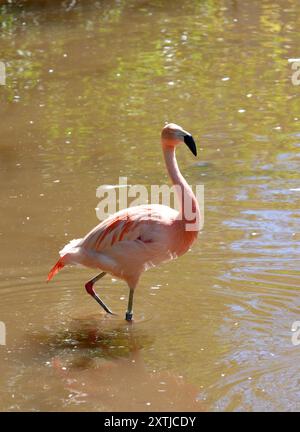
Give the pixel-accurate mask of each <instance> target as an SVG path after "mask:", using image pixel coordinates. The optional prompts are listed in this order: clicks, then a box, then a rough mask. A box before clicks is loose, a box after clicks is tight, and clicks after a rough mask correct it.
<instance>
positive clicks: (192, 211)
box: [163, 145, 200, 231]
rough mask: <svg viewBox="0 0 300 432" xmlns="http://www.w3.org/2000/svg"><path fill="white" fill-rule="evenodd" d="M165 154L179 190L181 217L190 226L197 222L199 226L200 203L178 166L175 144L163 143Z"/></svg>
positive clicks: (173, 180) (173, 179)
mask: <svg viewBox="0 0 300 432" xmlns="http://www.w3.org/2000/svg"><path fill="white" fill-rule="evenodd" d="M163 154H164V159H165V163H166V167H167V170H168V174H169V176H170V179H171V181H172V183H173V185H174V186H175V189H176V192H177V197H178V201H179V218H180V219H181V220H182V221H184V222H185V223H186V224H188V225H190V226H191V225H192V224H195V223H196V224H197V225H198V226H199V219H200V209H199V205H198V202H197V199H196V197H195V195H194V193H193V191H192V189H191V187H190V186H189V184H188V183H187V181H186V180H185V178H184V177H183V175H182V174H181V172H180V170H179V168H178V164H177V160H176V156H175V148H174V147H173V146H164V145H163ZM187 230H189V229H187ZM190 230H194V229H190ZM196 231H198V229H196Z"/></svg>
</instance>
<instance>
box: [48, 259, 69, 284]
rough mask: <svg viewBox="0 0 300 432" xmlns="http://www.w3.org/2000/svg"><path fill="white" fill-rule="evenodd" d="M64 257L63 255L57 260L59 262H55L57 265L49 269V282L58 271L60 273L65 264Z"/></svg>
mask: <svg viewBox="0 0 300 432" xmlns="http://www.w3.org/2000/svg"><path fill="white" fill-rule="evenodd" d="M63 258H64V257H61V258H60V259H59V260H58V261H57V263H56V264H55V266H54V267H52V269H51V270H50V271H49V274H48V278H47V282H49V281H50V280H51V279H52V278H53V276H55V275H56V273H58V272H59V271H60V270H61V269H62V268H63V267H64V266H65V263H64V260H63Z"/></svg>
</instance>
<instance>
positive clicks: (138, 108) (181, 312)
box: [0, 0, 300, 411]
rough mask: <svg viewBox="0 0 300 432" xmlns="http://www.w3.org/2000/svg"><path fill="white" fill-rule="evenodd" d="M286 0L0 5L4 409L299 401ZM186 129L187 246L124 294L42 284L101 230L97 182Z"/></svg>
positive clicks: (145, 168) (147, 168) (297, 150)
mask: <svg viewBox="0 0 300 432" xmlns="http://www.w3.org/2000/svg"><path fill="white" fill-rule="evenodd" d="M299 28H300V6H299V3H298V2H296V1H291V0H290V1H288V0H285V1H280V0H275V1H253V2H244V1H229V0H228V1H226V0H223V1H216V0H215V1H213V0H207V1H203V2H197V1H193V2H191V1H178V2H172V7H170V2H167V1H165V2H164V1H160V2H158V1H155V2H154V1H134V0H130V1H127V0H126V1H125V0H124V1H123V0H120V1H106V2H102V1H98V2H96V1H85V2H83V1H82V2H79V1H77V2H71V1H70V2H67V1H66V2H60V1H52V2H50V1H48V2H46V1H45V2H42V1H31V2H24V3H19V5H17V6H13V5H3V2H2V6H0V31H1V33H0V60H2V61H4V62H5V63H6V71H7V80H6V86H1V87H0V128H1V138H0V180H1V182H0V206H1V220H0V242H1V249H0V250H1V252H0V262H1V266H0V267H1V268H0V293H1V302H0V304H1V306H0V320H1V321H2V322H3V323H5V325H6V330H7V335H6V345H5V346H0V380H1V388H0V391H1V403H0V409H1V410H50V411H51V410H99V411H103V410H141V411H145V410H191V411H192V410H217V411H218V410H242V411H244V410H300V392H299V382H300V381H299V380H300V374H299V353H300V346H299V347H298V346H294V345H293V344H292V341H291V335H292V333H291V326H292V323H293V322H294V321H296V320H300V297H299V285H300V272H299V252H300V247H299V239H300V232H299V222H300V208H299V197H300V126H299V125H300V110H299V109H300V87H297V86H293V85H292V83H291V73H292V71H291V65H290V64H289V63H288V59H289V58H294V57H297V56H299V42H300V40H299ZM165 121H174V122H177V123H179V124H181V125H182V126H183V127H184V128H185V129H187V130H190V131H191V132H192V133H193V134H194V136H195V138H196V140H197V143H198V149H199V156H198V159H197V160H195V159H194V158H193V156H192V155H191V154H190V153H189V152H188V151H187V150H186V149H185V148H181V149H180V151H179V152H178V160H179V164H180V167H181V169H182V172H183V173H184V175H185V177H186V178H187V180H188V181H189V182H190V183H191V184H193V185H196V184H204V186H205V224H204V227H203V230H202V232H201V234H200V236H199V240H198V242H197V243H196V244H195V246H194V247H193V249H192V250H191V251H190V252H189V253H188V254H186V255H185V256H184V257H182V258H180V259H179V260H177V261H173V262H171V263H168V264H166V265H164V266H161V267H160V268H156V269H152V270H150V271H148V272H147V273H145V274H144V276H143V277H142V279H141V282H140V285H139V287H138V289H137V292H136V297H135V317H136V322H135V323H134V325H133V326H129V325H127V324H126V323H125V321H123V318H124V313H125V310H126V304H127V294H128V292H127V291H128V290H127V287H126V286H125V284H124V283H123V282H121V281H115V280H112V279H111V277H106V278H104V279H102V280H101V281H100V282H99V284H98V288H97V289H98V292H99V294H100V293H101V294H102V296H103V299H104V300H105V302H106V303H107V304H108V305H109V306H110V307H111V308H112V309H113V310H114V311H115V312H116V313H117V314H118V315H117V317H109V316H105V315H104V314H103V313H102V312H101V311H100V310H99V307H98V305H97V304H96V302H94V301H93V300H92V299H91V298H90V297H89V296H88V295H87V294H86V292H85V290H84V283H85V282H86V281H87V280H88V279H89V278H90V277H92V276H93V275H94V273H93V271H89V270H87V269H74V268H70V269H66V270H64V271H63V272H61V273H60V274H59V275H58V276H57V277H56V278H55V279H54V281H53V283H52V282H51V284H48V285H47V284H46V283H45V279H46V275H47V273H48V270H49V269H50V267H51V266H52V265H53V264H54V263H55V261H56V260H57V257H58V253H57V252H58V250H59V249H60V248H61V247H62V246H63V245H64V244H65V243H66V242H68V241H69V240H71V239H73V238H78V237H80V236H82V235H84V234H85V233H86V232H87V231H88V230H89V229H90V228H91V227H93V226H94V225H95V224H96V223H97V218H96V214H95V207H96V206H97V203H98V201H99V200H98V198H97V197H96V189H97V187H98V186H99V185H102V184H115V183H118V181H119V177H120V176H126V177H128V183H129V184H143V185H146V186H147V187H150V185H151V184H163V183H166V182H167V181H168V180H167V176H166V171H165V167H164V164H163V160H162V155H161V148H160V142H159V133H160V129H161V127H162V125H163V124H164V122H165Z"/></svg>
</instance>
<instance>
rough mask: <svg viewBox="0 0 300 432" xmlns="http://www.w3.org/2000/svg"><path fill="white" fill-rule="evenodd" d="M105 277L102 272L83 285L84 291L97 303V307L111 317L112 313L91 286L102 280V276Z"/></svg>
mask: <svg viewBox="0 0 300 432" xmlns="http://www.w3.org/2000/svg"><path fill="white" fill-rule="evenodd" d="M105 275H106V272H102V273H99V274H98V275H97V276H95V277H94V278H93V279H91V280H90V281H88V282H87V283H86V284H85V289H86V291H87V293H88V294H90V295H91V296H92V297H93V298H94V299H95V300H96V302H98V303H99V305H100V306H101V307H102V308H103V309H104V310H105V312H107V313H109V314H111V315H113V313H112V311H111V310H110V309H109V308H108V307H107V306H106V304H105V303H104V302H103V301H102V300H101V298H100V297H99V296H98V295H97V294H96V293H95V291H94V288H93V285H94V283H96V282H97V281H98V280H99V279H101V278H103V276H105Z"/></svg>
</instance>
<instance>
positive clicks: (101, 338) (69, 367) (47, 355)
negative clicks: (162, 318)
mask: <svg viewBox="0 0 300 432" xmlns="http://www.w3.org/2000/svg"><path fill="white" fill-rule="evenodd" d="M150 345H152V341H151V337H149V336H148V335H147V334H146V333H145V331H143V330H142V328H141V327H140V325H139V324H135V325H128V324H124V322H121V320H120V319H107V318H103V319H100V320H99V316H94V317H93V316H91V317H85V318H80V319H74V320H72V321H70V322H69V323H68V328H67V329H59V328H57V329H55V328H54V327H53V326H52V328H51V330H49V331H47V332H42V333H39V334H34V335H32V334H29V335H28V345H27V348H26V350H27V353H25V356H26V355H28V356H29V355H32V353H34V365H33V366H32V367H29V368H28V367H26V368H25V369H24V370H23V371H22V372H21V374H20V376H19V378H18V387H20V386H22V385H24V383H25V382H26V381H27V380H28V379H29V378H30V376H31V374H33V373H34V371H35V370H36V369H37V368H38V370H39V374H38V379H35V380H34V382H33V383H32V389H34V390H35V391H36V392H37V393H38V394H39V405H40V404H43V406H44V407H46V409H48V410H49V409H50V410H55V409H57V410H59V409H61V406H60V403H62V404H63V408H65V409H66V410H85V409H86V407H87V401H88V406H89V409H93V410H95V411H108V410H116V411H132V410H138V411H153V410H154V411H160V410H162V408H163V409H165V410H170V411H182V410H187V411H199V410H203V408H204V405H203V404H200V402H199V401H198V399H197V396H198V392H197V389H196V388H195V387H194V386H192V385H189V384H187V383H185V382H184V380H183V377H182V376H180V375H178V374H174V373H172V372H170V371H166V372H161V371H158V370H155V369H152V368H151V367H149V366H146V365H145V363H144V360H143V349H144V348H146V347H149V346H150ZM23 356H24V353H23ZM41 380H44V381H46V382H47V385H46V386H44V391H42V390H41V388H40V382H41ZM18 387H17V388H18ZM52 392H56V394H57V395H58V397H59V396H61V397H59V399H58V400H57V402H56V403H54V404H53V405H52V404H51V405H50V406H48V398H49V395H51V394H52ZM28 402H29V401H26V400H25V401H24V403H25V406H26V405H27V404H28ZM30 403H31V401H30ZM30 403H29V404H28V408H27V409H32V408H33V406H32V405H30ZM11 408H12V407H11ZM34 408H35V409H37V408H38V407H37V406H35V407H34Z"/></svg>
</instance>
